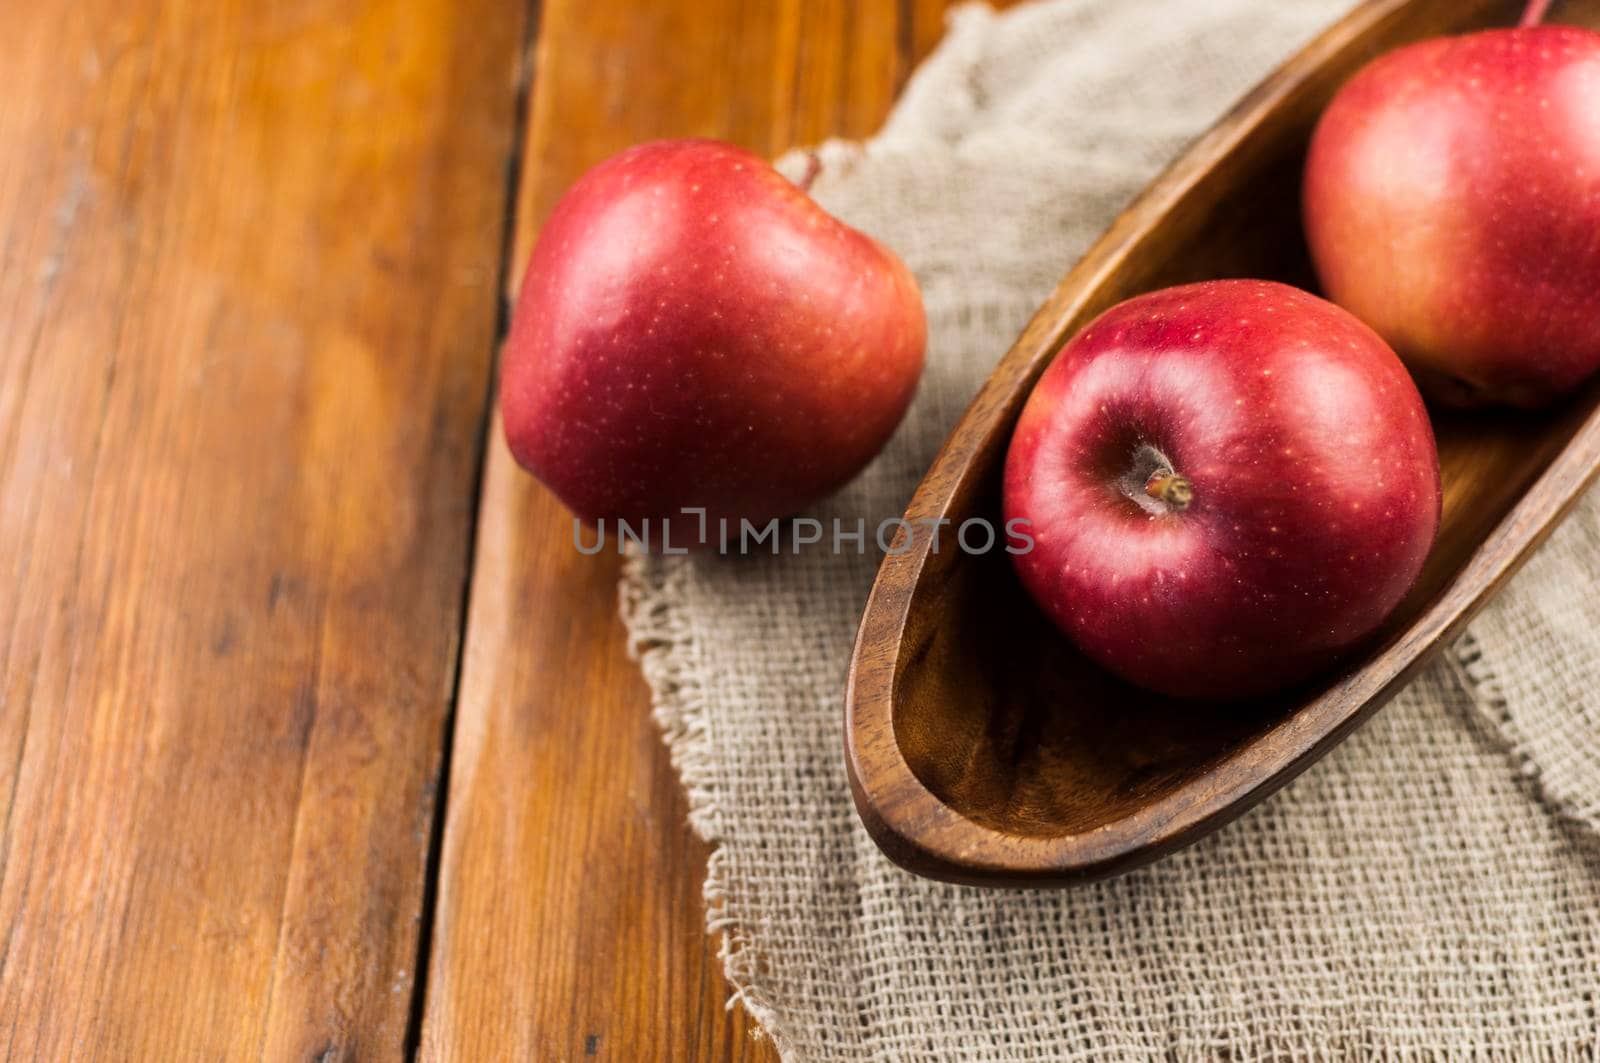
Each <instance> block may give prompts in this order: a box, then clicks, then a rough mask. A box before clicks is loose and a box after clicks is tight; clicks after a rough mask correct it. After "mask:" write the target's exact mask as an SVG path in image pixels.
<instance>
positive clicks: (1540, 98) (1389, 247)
mask: <svg viewBox="0 0 1600 1063" xmlns="http://www.w3.org/2000/svg"><path fill="white" fill-rule="evenodd" d="M1304 207H1305V227H1306V234H1307V236H1308V237H1309V239H1310V244H1311V252H1312V256H1313V258H1314V259H1315V261H1316V266H1317V272H1318V273H1319V274H1320V276H1321V278H1322V284H1323V287H1324V289H1325V290H1326V291H1327V293H1328V295H1329V297H1330V298H1332V299H1333V300H1334V301H1335V302H1337V303H1339V304H1340V305H1341V306H1344V307H1345V308H1346V309H1348V310H1350V311H1351V312H1353V313H1354V314H1355V315H1356V316H1357V317H1359V318H1361V319H1362V320H1363V321H1365V322H1367V323H1368V324H1369V325H1371V326H1372V327H1373V328H1375V329H1377V330H1378V332H1379V333H1380V334H1381V335H1382V336H1383V337H1384V338H1385V339H1386V340H1388V341H1389V342H1390V343H1391V344H1392V345H1393V346H1394V348H1395V349H1396V350H1397V351H1398V352H1399V353H1400V355H1401V357H1402V358H1404V359H1405V360H1406V361H1407V363H1408V364H1409V365H1410V366H1411V368H1412V370H1413V371H1414V372H1415V374H1416V376H1417V380H1418V383H1419V384H1421V386H1422V388H1423V390H1424V391H1425V392H1427V393H1428V394H1429V395H1430V397H1433V398H1436V399H1438V400H1439V401H1441V402H1444V403H1446V404H1450V405H1456V406H1477V405H1482V404H1485V403H1509V404H1511V405H1515V406H1537V405H1541V404H1544V403H1548V402H1550V401H1551V400H1553V399H1556V398H1558V397H1560V396H1561V395H1562V394H1564V393H1566V392H1569V391H1571V390H1572V389H1573V388H1574V387H1575V386H1576V385H1577V384H1578V383H1580V382H1581V381H1582V380H1583V379H1584V378H1585V377H1587V376H1589V375H1590V374H1591V373H1592V372H1594V370H1595V369H1596V368H1597V367H1600V34H1597V33H1593V32H1590V31H1588V30H1583V29H1577V28H1574V27H1571V26H1525V27H1522V28H1517V29H1504V30H1492V31H1488V32H1483V33H1475V34H1470V35H1467V36H1462V37H1450V38H1440V39H1435V40H1428V41H1423V42H1422V43H1420V44H1414V45H1411V46H1409V47H1406V48H1401V49H1399V50H1398V51H1394V52H1390V53H1389V54H1387V55H1384V56H1381V57H1380V58H1378V59H1377V60H1375V61H1374V62H1372V63H1371V64H1370V65H1368V66H1367V67H1365V68H1364V69H1363V70H1361V72H1360V73H1358V74H1357V75H1356V76H1355V77H1354V78H1353V79H1352V80H1351V81H1350V82H1349V83H1348V84H1347V85H1345V86H1344V88H1343V89H1341V90H1340V92H1339V94H1338V96H1336V97H1335V98H1334V101H1333V103H1332V104H1331V105H1330V106H1329V107H1328V109H1327V111H1326V113H1324V115H1323V116H1322V119H1321V122H1320V123H1319V125H1318V126H1317V130H1316V133H1315V135H1314V137H1313V138H1312V142H1311V153H1310V157H1309V159H1308V160H1307V163H1306V174H1305V188H1304Z"/></svg>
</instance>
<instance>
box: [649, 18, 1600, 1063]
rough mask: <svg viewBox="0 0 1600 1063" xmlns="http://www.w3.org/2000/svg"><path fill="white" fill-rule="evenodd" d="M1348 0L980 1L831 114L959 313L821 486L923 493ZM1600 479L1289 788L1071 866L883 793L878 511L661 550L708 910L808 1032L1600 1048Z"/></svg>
mask: <svg viewBox="0 0 1600 1063" xmlns="http://www.w3.org/2000/svg"><path fill="white" fill-rule="evenodd" d="M1345 7H1346V3H1345V2H1338V0H1336V2H1329V0H1206V2H1205V3H1191V2H1188V0H1117V2H1115V3H1107V2H1090V0H1059V2H1054V3H1038V4H1034V5H1030V6H1025V7H1022V8H1019V9H1014V10H1013V11H1011V12H1008V13H1006V14H1003V15H996V14H994V13H992V12H990V11H989V10H987V9H986V8H980V7H967V8H963V9H959V10H958V11H957V12H956V13H955V15H954V16H953V17H952V19H951V23H950V26H949V32H948V36H947V37H946V39H945V41H944V43H943V44H942V45H941V47H940V48H939V50H938V52H937V53H936V54H935V55H934V56H933V57H932V58H931V59H929V60H928V61H927V62H926V63H925V64H924V66H923V67H922V69H920V70H919V71H918V73H917V75H916V76H915V77H914V78H913V80H912V82H911V84H910V86H909V87H908V89H907V91H906V93H905V96H904V98H903V99H902V101H901V103H900V104H899V106H898V107H897V109H896V110H895V112H894V114H893V116H892V118H891V119H890V121H889V123H888V124H887V126H886V127H885V129H884V131H883V132H882V134H881V135H880V136H878V137H877V138H876V139H874V140H872V141H871V142H869V143H866V144H862V145H847V144H839V143H834V144H828V145H825V146H823V148H822V149H821V150H820V155H821V159H822V163H823V168H822V173H821V176H820V177H819V179H818V180H817V182H816V185H815V187H814V194H815V196H816V198H817V199H818V200H819V201H820V202H821V203H822V204H823V205H824V206H826V207H827V208H829V209H830V210H832V211H833V212H835V213H836V214H838V215H839V216H840V217H842V218H844V219H845V220H847V221H849V222H850V223H852V224H854V225H856V226H859V227H860V228H862V229H864V230H866V231H868V232H870V233H872V234H873V235H875V236H877V237H879V238H880V239H882V240H884V241H885V242H886V243H888V244H889V245H890V246H892V247H894V248H895V249H896V250H897V251H899V252H900V254H901V255H903V256H904V258H905V259H906V260H907V262H908V263H909V264H910V265H911V267H912V268H913V269H914V270H915V271H916V273H917V276H918V278H919V279H920V281H921V283H922V286H923V292H924V295H925V297H926V301H927V308H928V316H929V323H930V344H929V351H928V368H927V372H926V375H925V377H924V379H923V382H922V387H921V391H920V393H919V395H918V398H917V400H916V403H915V405H914V406H913V408H912V410H911V412H910V414H909V416H908V417H907V419H906V422H905V424H904V425H903V427H902V428H901V430H900V431H899V433H898V434H897V436H896V437H895V439H894V440H893V442H892V443H891V444H890V446H889V447H888V449H887V450H886V451H885V453H884V454H883V455H882V456H881V457H880V458H879V459H878V460H877V461H876V462H875V463H874V464H873V465H872V466H871V467H870V468H869V469H868V470H867V471H866V472H865V473H864V474H863V475H862V476H861V477H860V478H859V479H858V480H857V481H856V482H855V483H853V484H852V485H851V486H850V487H848V488H847V489H845V490H844V491H842V492H841V493H839V494H838V495H836V496H835V497H833V498H831V499H829V500H828V501H827V502H825V503H823V504H822V505H820V506H818V507H816V508H815V509H814V510H813V512H812V514H811V515H813V516H816V517H818V518H820V519H822V520H824V521H828V520H831V518H833V517H839V518H841V519H842V520H843V521H845V522H846V524H847V526H848V527H852V528H853V527H854V524H855V521H856V519H858V518H864V519H865V520H866V521H867V522H868V527H869V528H870V527H872V526H874V525H875V524H876V523H877V522H878V521H880V520H882V519H884V518H886V517H892V516H895V515H897V514H899V513H900V512H901V510H902V509H903V507H904V504H905V502H906V500H907V498H908V497H909V495H910V493H911V490H912V488H913V487H914V486H915V484H916V482H917V480H918V478H919V476H920V474H921V473H922V472H923V470H925V469H926V468H927V466H928V463H929V461H930V459H931V458H932V457H933V455H934V452H935V450H936V449H937V448H938V446H939V444H940V442H941V441H942V440H943V439H944V437H945V436H946V434H947V433H948V432H949V430H950V428H951V426H952V425H953V424H954V423H955V421H956V419H957V418H958V416H959V415H960V413H961V411H962V409H963V408H964V407H965V405H966V403H967V402H968V400H969V399H970V398H971V396H972V395H973V393H974V391H975V389H976V387H977V385H978V384H979V382H980V381H981V380H982V378H983V377H984V375H985V373H986V372H987V371H988V370H989V369H990V368H991V367H992V366H993V364H994V362H995V361H996V359H997V358H998V357H999V356H1000V354H1002V353H1003V352H1004V351H1005V350H1006V348H1007V347H1008V346H1009V345H1010V342H1011V341H1012V339H1013V338H1014V337H1015V336H1016V334H1017V332H1018V331H1019V330H1020V328H1021V326H1022V325H1023V323H1024V322H1025V321H1026V319H1027V317H1028V316H1029V314H1030V313H1031V312H1032V311H1033V309H1034V308H1035V307H1036V306H1037V305H1038V304H1039V302H1040V301H1041V300H1042V298H1043V297H1044V296H1045V295H1046V294H1047V292H1048V291H1049V290H1050V288H1051V287H1052V286H1053V285H1054V283H1055V282H1056V281H1057V280H1058V279H1059V278H1060V276H1061V275H1062V274H1063V273H1064V272H1065V270H1066V269H1067V267H1068V266H1070V265H1071V263H1072V262H1073V261H1074V259H1075V258H1077V257H1078V256H1079V255H1080V254H1081V253H1082V252H1083V251H1084V250H1085V249H1086V248H1087V247H1088V245H1089V244H1090V242H1091V241H1092V240H1093V239H1094V237H1095V236H1096V235H1097V234H1098V233H1099V232H1100V231H1101V230H1102V229H1103V228H1104V227H1105V226H1106V224H1107V223H1108V222H1109V221H1110V220H1111V218H1112V217H1113V216H1114V215H1115V213H1116V212H1117V211H1118V209H1119V208H1121V207H1122V206H1124V205H1125V204H1126V203H1127V202H1128V201H1129V199H1130V198H1131V197H1132V196H1133V195H1135V194H1136V193H1137V192H1138V191H1139V189H1140V188H1141V187H1143V186H1144V185H1145V184H1146V183H1147V182H1148V181H1149V180H1150V179H1151V178H1152V177H1154V176H1155V175H1156V174H1157V173H1158V172H1159V171H1160V169H1161V168H1162V167H1163V166H1164V165H1165V164H1166V163H1168V162H1169V161H1170V160H1171V159H1172V158H1173V157H1174V156H1175V155H1176V154H1177V153H1179V152H1180V151H1181V150H1182V149H1183V147H1184V145H1185V144H1186V143H1188V142H1189V141H1191V140H1192V139H1193V138H1194V137H1195V136H1197V135H1198V134H1199V133H1200V132H1202V131H1203V130H1204V129H1205V128H1206V127H1207V126H1208V125H1209V124H1210V123H1211V122H1212V121H1214V120H1215V119H1216V118H1217V116H1219V115H1220V114H1221V113H1222V112H1223V111H1224V110H1225V109H1226V108H1227V106H1228V105H1229V104H1231V103H1232V102H1233V101H1234V100H1235V99H1237V98H1238V97H1239V96H1240V95H1241V94H1242V93H1243V92H1244V91H1245V90H1247V89H1248V88H1249V87H1250V86H1251V85H1253V84H1254V83H1256V82H1257V81H1259V80H1260V79H1261V78H1262V77H1264V76H1265V75H1266V74H1267V73H1268V72H1269V71H1270V70H1271V69H1272V68H1273V67H1274V66H1276V65H1277V64H1278V63H1280V62H1281V61H1282V60H1283V59H1284V58H1286V57H1287V56H1288V55H1289V54H1291V53H1292V52H1293V51H1294V50H1295V49H1296V48H1297V47H1299V46H1300V45H1301V44H1302V43H1304V42H1305V41H1306V40H1308V39H1309V38H1310V37H1311V36H1313V35H1314V34H1315V33H1316V32H1317V31H1318V30H1320V29H1321V28H1323V27H1325V26H1326V25H1328V24H1329V23H1331V22H1332V21H1333V20H1335V19H1336V18H1337V17H1338V16H1339V15H1341V14H1342V13H1343V11H1344V8H1345ZM783 166H784V168H785V170H786V172H789V173H791V174H794V173H798V172H799V170H800V169H801V168H803V160H802V159H800V158H798V157H793V158H789V159H786V160H784V163H783ZM1597 513H1600V510H1597V509H1596V508H1595V506H1594V505H1593V504H1585V505H1584V506H1582V507H1580V510H1579V512H1578V513H1577V514H1576V515H1575V516H1573V517H1572V518H1571V519H1570V520H1569V521H1568V523H1567V525H1566V526H1565V527H1564V528H1563V529H1561V530H1560V531H1559V532H1558V533H1557V535H1556V536H1555V537H1554V538H1553V539H1552V541H1551V542H1550V543H1549V544H1548V546H1547V547H1546V548H1545V549H1544V550H1543V552H1542V553H1541V554H1540V555H1539V556H1538V557H1537V558H1536V559H1535V560H1534V561H1533V562H1532V563H1531V564H1530V565H1529V566H1528V567H1527V569H1525V570H1524V572H1523V573H1522V574H1521V575H1520V576H1519V577H1518V578H1517V579H1516V580H1515V581H1514V582H1513V584H1512V585H1511V587H1510V588H1509V589H1508V590H1507V591H1505V592H1504V593H1503V594H1502V595H1501V596H1500V597H1499V599H1498V600H1497V602H1496V603H1495V604H1494V605H1493V606H1492V607H1491V608H1490V610H1489V611H1488V612H1487V613H1486V614H1485V615H1484V616H1483V617H1482V618H1480V619H1479V620H1478V621H1477V623H1476V624H1475V625H1474V627H1473V629H1472V634H1471V635H1470V636H1469V637H1468V638H1467V639H1466V640H1465V641H1464V642H1463V643H1462V644H1461V645H1459V646H1458V647H1456V649H1455V651H1454V652H1452V653H1450V654H1447V655H1446V659H1445V660H1444V661H1442V662H1441V663H1440V664H1438V665H1437V666H1435V667H1433V668H1432V669H1430V670H1429V671H1428V672H1426V673H1425V674H1424V675H1423V676H1422V677H1421V678H1420V679H1418V680H1416V681H1415V682H1413V683H1412V684H1411V685H1410V687H1409V688H1408V689H1407V690H1406V691H1405V692H1404V693H1403V694H1402V695H1401V696H1400V697H1398V698H1397V699H1396V700H1395V701H1394V702H1392V703H1391V704H1390V705H1389V706H1388V707H1387V708H1385V709H1384V710H1383V711H1382V712H1380V713H1378V714H1377V716H1376V717H1375V718H1374V719H1373V720H1372V721H1371V722H1370V723H1368V724H1367V725H1366V726H1365V727H1364V728H1362V729H1361V730H1360V731H1359V732H1357V733H1356V735H1355V736H1354V737H1352V738H1351V739H1350V740H1349V741H1348V742H1346V743H1345V744H1344V745H1343V746H1342V747H1340V748H1339V749H1338V750H1336V751H1335V752H1334V753H1333V754H1331V755H1330V756H1329V757H1328V758H1326V759H1325V760H1324V761H1323V762H1322V763H1321V764H1319V765H1317V766H1316V767H1314V768H1312V769H1311V770H1310V771H1308V772H1307V773H1306V774H1305V775H1304V776H1302V777H1301V778H1300V779H1299V780H1298V781H1297V782H1295V783H1294V784H1292V785H1291V786H1290V787H1289V788H1287V789H1286V790H1284V791H1283V792H1281V793H1279V794H1278V795H1277V796H1275V797H1274V798H1272V799H1270V800H1269V801H1268V802H1266V803H1265V804H1264V805H1262V806H1261V807H1260V808H1258V809H1257V810H1256V811H1254V812H1253V813H1251V814H1249V815H1247V816H1246V817H1244V818H1243V819H1242V820H1240V821H1238V822H1236V823H1234V824H1233V825H1231V826H1229V827H1227V828H1225V829H1223V830H1222V831H1220V832H1219V833H1217V834H1215V835H1213V836H1212V837H1210V838H1209V839H1207V840H1205V841H1203V842H1201V843H1200V844H1198V845H1195V846H1193V847H1192V848H1190V849H1188V850H1186V851H1184V852H1181V853H1179V854H1177V855H1175V856H1173V857H1170V858H1169V859H1167V860H1165V861H1162V862H1161V863H1159V864H1157V865H1155V866H1153V867H1150V868H1147V869H1144V870H1141V871H1138V872H1135V873H1133V874H1130V875H1127V876H1125V877H1123V878H1120V879H1117V880H1114V881H1111V882H1108V883H1101V884H1098V885H1093V886H1088V887H1084V888H1080V889H1076V890H1070V891H1064V892H1029V891H985V890H979V889H968V888H962V887H955V886H948V885H942V884H937V883H933V882H928V881H925V880H922V879H919V878H916V877H913V876H911V875H909V874H907V873H905V872H902V871H900V870H898V869H897V868H895V867H894V866H893V865H891V864H890V863H888V861H887V860H885V859H884V858H883V857H882V855H880V854H879V852H878V851H877V849H876V848H875V847H874V845H873V843H872V842H871V841H870V840H869V839H868V837H867V835H866V833H865V832H864V830H863V829H862V827H861V825H860V823H859V822H858V821H857V819H856V815H855V812H854V810H853V809H852V806H851V801H850V795H849V790H848V787H847V784H846V776H845V768H844V755H843V748H842V736H841V731H840V723H841V716H842V703H843V687H844V680H845V671H846V668H847V665H848V662H849V657H850V646H851V639H852V637H853V635H854V633H855V626H856V623H857V621H858V620H859V618H860V615H861V608H862V605H863V603H864V601H865V599H866V594H867V590H868V587H869V586H870V583H871V580H872V576H873V573H874V571H875V569H876V567H877V562H878V556H877V555H876V553H875V552H874V548H873V547H872V546H871V544H870V543H869V544H868V546H867V552H866V553H865V554H863V555H856V554H854V553H846V554H844V555H842V556H839V555H835V554H834V553H832V552H831V550H829V549H826V548H819V547H809V548H807V549H806V550H805V551H804V552H803V553H801V554H800V555H799V556H783V557H781V558H772V557H770V556H756V557H746V558H719V557H707V556H691V557H659V556H651V557H634V558H631V559H630V561H629V563H628V566H627V568H626V576H625V579H624V584H623V588H622V598H623V611H624V614H625V619H626V621H627V623H628V626H629V629H630V633H631V637H632V640H633V645H634V649H635V652H636V653H637V655H638V657H639V660H640V663H641V666H642V668H643V670H644V673H645V675H646V677H647V679H648V681H649V683H650V686H651V688H652V691H653V694H654V700H655V709H656V713H657V716H658V718H659V720H660V723H661V726H662V729H663V731H664V733H665V737H666V740H667V742H668V743H669V745H670V748H671V753H672V758H673V762H674V764H675V765H676V767H677V769H678V771H679V772H680V774H681V776H682V779H683V782H684V785H685V786H686V788H687V790H688V794H689V801H690V808H691V817H692V821H693V826H694V828H695V829H696V830H697V831H698V832H699V833H700V834H702V835H704V837H705V838H706V839H708V840H709V841H710V842H711V843H712V846H713V849H714V852H713V855H712V857H711V861H710V866H709V869H708V874H707V881H706V886H705V893H706V898H707V902H708V910H709V912H710V915H709V923H710V926H709V929H710V931H711V932H712V933H714V934H716V935H719V936H720V939H721V941H722V947H723V950H724V957H725V962H726V969H727V974H728V978H729V980H730V982H731V984H732V985H733V987H734V990H735V993H736V995H737V997H738V999H739V1000H740V1001H741V1002H742V1003H743V1005H744V1006H745V1007H747V1008H748V1009H749V1010H750V1011H751V1013H752V1014H753V1015H754V1016H755V1017H756V1019H758V1020H759V1021H760V1023H761V1025H762V1027H763V1028H764V1029H765V1031H766V1032H767V1033H768V1034H769V1035H770V1036H771V1037H772V1038H773V1039H774V1040H775V1041H776V1043H777V1045H778V1046H779V1048H780V1049H781V1050H782V1052H783V1054H784V1056H785V1058H788V1059H795V1060H800V1059H804V1060H858V1059H882V1060H901V1059H951V1060H1055V1059H1066V1058H1089V1059H1096V1060H1106V1059H1119V1058H1129V1059H1143V1058H1149V1057H1152V1056H1162V1057H1170V1058H1182V1059H1204V1058H1218V1057H1223V1056H1225V1057H1227V1058H1233V1059H1260V1058H1286V1057H1294V1058H1300V1057H1307V1058H1350V1057H1362V1058H1367V1057H1372V1056H1376V1055H1380V1054H1381V1055H1388V1056H1393V1057H1399V1058H1412V1057H1414V1056H1416V1055H1418V1054H1420V1055H1422V1056H1424V1057H1434V1056H1451V1057H1454V1056H1457V1055H1459V1056H1461V1057H1472V1058H1519V1059H1520V1058H1533V1057H1535V1056H1537V1057H1538V1058H1547V1057H1548V1058H1568V1057H1583V1058H1592V1056H1593V1053H1594V1052H1595V1050H1596V1046H1597V1044H1600V695H1597V694H1596V692H1597V691H1600V599H1597V596H1596V595H1595V594H1594V591H1593V586H1594V578H1595V574H1596V572H1597V570H1600V564H1597V561H1600V516H1597ZM850 549H852V550H853V549H854V546H853V544H850Z"/></svg>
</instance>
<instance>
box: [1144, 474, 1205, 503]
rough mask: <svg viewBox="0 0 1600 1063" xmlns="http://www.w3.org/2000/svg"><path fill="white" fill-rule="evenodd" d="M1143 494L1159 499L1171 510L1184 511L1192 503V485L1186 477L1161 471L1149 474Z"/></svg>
mask: <svg viewBox="0 0 1600 1063" xmlns="http://www.w3.org/2000/svg"><path fill="white" fill-rule="evenodd" d="M1144 493H1145V494H1147V495H1149V496H1150V497H1151V498H1158V499H1160V500H1161V501H1163V502H1165V503H1166V504H1167V505H1169V506H1171V507H1172V508H1173V509H1177V510H1184V509H1188V508H1189V503H1190V502H1193V501H1194V484H1192V483H1190V482H1189V478H1188V477H1187V476H1180V475H1179V474H1177V473H1175V472H1173V471H1171V470H1170V469H1163V470H1158V471H1156V472H1154V473H1151V474H1150V479H1148V480H1146V481H1145V484H1144Z"/></svg>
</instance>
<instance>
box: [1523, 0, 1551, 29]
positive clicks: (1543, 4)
mask: <svg viewBox="0 0 1600 1063" xmlns="http://www.w3.org/2000/svg"><path fill="white" fill-rule="evenodd" d="M1549 10H1550V0H1528V6H1527V7H1525V8H1523V10H1522V20H1521V21H1520V22H1518V23H1517V26H1518V27H1520V28H1522V29H1527V28H1528V27H1530V26H1537V25H1538V24H1539V23H1541V22H1543V21H1544V16H1545V12H1547V11H1549Z"/></svg>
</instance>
